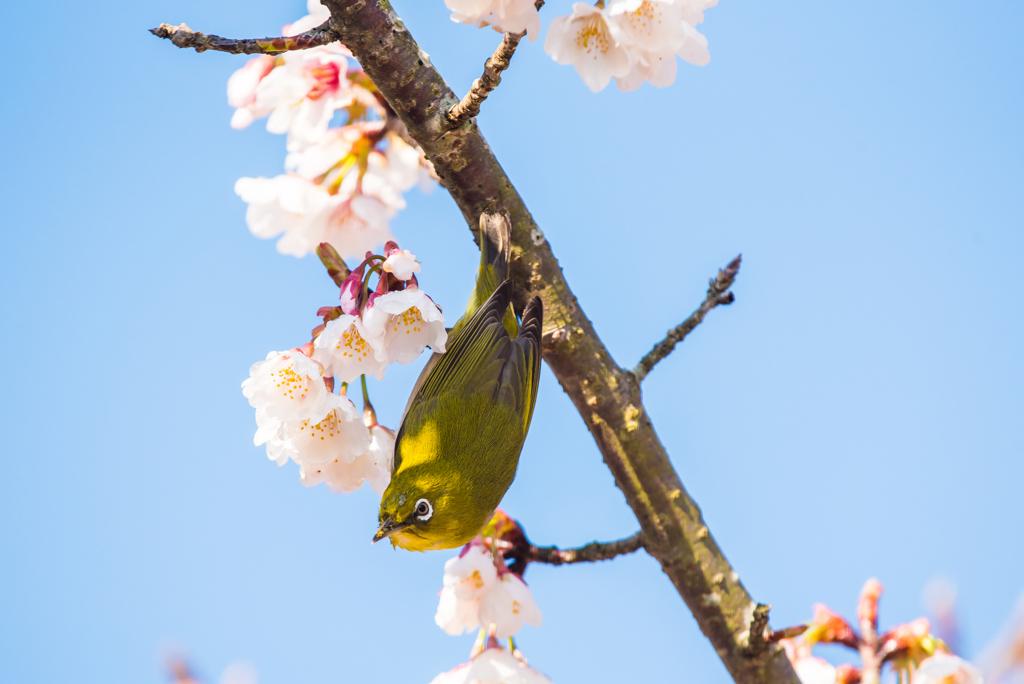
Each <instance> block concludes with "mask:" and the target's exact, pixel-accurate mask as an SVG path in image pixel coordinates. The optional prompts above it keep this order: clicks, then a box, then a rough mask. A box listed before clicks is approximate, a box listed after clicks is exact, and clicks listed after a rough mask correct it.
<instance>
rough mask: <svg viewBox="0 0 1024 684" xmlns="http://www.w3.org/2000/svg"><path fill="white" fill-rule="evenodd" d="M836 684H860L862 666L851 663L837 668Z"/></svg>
mask: <svg viewBox="0 0 1024 684" xmlns="http://www.w3.org/2000/svg"><path fill="white" fill-rule="evenodd" d="M836 684H860V668H859V667H854V666H853V665H850V664H849V663H846V664H845V665H840V666H839V667H837V668H836Z"/></svg>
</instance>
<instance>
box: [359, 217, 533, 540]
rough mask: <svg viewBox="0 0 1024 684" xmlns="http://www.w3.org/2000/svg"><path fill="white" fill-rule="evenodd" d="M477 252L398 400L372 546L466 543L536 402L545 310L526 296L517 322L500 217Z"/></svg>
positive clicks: (498, 490) (502, 488)
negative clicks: (434, 343) (455, 303)
mask: <svg viewBox="0 0 1024 684" xmlns="http://www.w3.org/2000/svg"><path fill="white" fill-rule="evenodd" d="M480 255H481V256H480V270H479V271H478V273H477V281H476V287H475V288H474V290H473V294H472V296H471V297H470V300H469V304H468V305H467V307H466V313H465V314H463V316H462V318H460V319H459V321H458V322H457V323H456V324H455V326H454V327H453V328H452V330H451V333H450V334H449V336H448V343H447V345H446V347H447V351H445V353H444V354H434V355H433V356H432V357H431V359H430V361H429V362H428V363H427V365H426V367H425V368H424V369H423V372H422V373H421V374H420V378H419V380H418V381H417V383H416V386H415V387H414V388H413V392H412V396H411V398H410V399H409V404H408V405H407V406H406V409H405V416H404V418H403V419H402V426H401V427H400V428H399V430H398V436H397V438H396V442H395V467H394V471H393V473H392V475H391V483H390V484H389V485H388V488H387V490H385V492H384V496H383V497H382V498H381V502H380V516H379V521H380V527H379V529H378V530H377V534H376V535H374V537H373V541H375V542H377V541H380V540H381V539H384V538H385V537H387V538H389V539H390V540H391V544H392V545H393V546H400V547H402V548H403V549H408V550H410V551H431V550H436V549H450V548H455V547H458V546H462V545H464V544H467V543H469V542H470V541H471V540H472V539H473V537H475V536H476V535H477V534H478V533H479V532H480V530H481V529H482V528H483V527H484V525H486V524H487V522H488V521H489V520H490V519H491V516H492V515H493V514H494V509H496V508H497V507H498V504H499V503H500V502H501V499H502V497H503V496H505V492H506V491H507V490H508V488H509V486H510V485H511V484H512V480H513V479H515V476H516V467H517V466H518V465H519V453H520V451H522V449H523V442H524V441H526V433H527V431H528V430H529V429H530V419H531V418H532V417H533V407H534V405H535V404H536V401H537V383H538V381H539V379H540V361H541V350H540V338H541V328H542V324H543V317H544V313H543V307H542V305H541V301H540V298H539V297H534V298H533V299H531V300H530V302H529V303H528V304H527V305H526V309H525V310H524V311H523V320H522V324H521V325H520V324H519V323H518V322H517V321H516V315H515V311H514V310H513V309H512V305H511V301H512V293H513V284H512V281H511V280H509V279H508V278H507V277H506V276H507V272H508V260H509V241H508V227H507V223H506V222H505V221H504V220H490V221H488V220H486V219H485V217H481V221H480Z"/></svg>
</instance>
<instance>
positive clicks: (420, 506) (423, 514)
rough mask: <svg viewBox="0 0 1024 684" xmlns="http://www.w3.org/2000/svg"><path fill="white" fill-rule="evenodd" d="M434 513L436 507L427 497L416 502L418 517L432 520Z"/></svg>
mask: <svg viewBox="0 0 1024 684" xmlns="http://www.w3.org/2000/svg"><path fill="white" fill-rule="evenodd" d="M432 515H434V507H433V506H431V505H430V502H429V501H427V500H426V499H420V500H419V501H417V502H416V519H417V520H422V521H423V522H426V521H428V520H430V518H431V516H432Z"/></svg>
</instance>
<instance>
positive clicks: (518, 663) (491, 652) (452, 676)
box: [430, 647, 551, 684]
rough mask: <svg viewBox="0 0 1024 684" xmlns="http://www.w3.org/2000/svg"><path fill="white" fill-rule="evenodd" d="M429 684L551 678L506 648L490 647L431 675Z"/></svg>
mask: <svg viewBox="0 0 1024 684" xmlns="http://www.w3.org/2000/svg"><path fill="white" fill-rule="evenodd" d="M430 684H551V680H550V679H548V678H547V677H545V676H544V675H543V674H541V673H540V672H538V671H537V670H534V669H533V668H532V667H530V666H529V665H527V664H526V663H525V662H523V661H522V660H520V659H519V658H516V657H515V656H514V655H512V654H511V653H509V652H508V651H506V650H505V649H503V648H500V647H491V648H487V649H484V650H483V651H482V652H481V653H479V654H477V655H476V656H475V657H474V658H473V659H472V660H471V661H470V662H468V663H464V664H462V665H459V666H458V667H456V668H455V669H454V670H450V671H448V672H443V673H441V674H439V675H438V676H437V677H434V679H433V680H432V681H431V682H430Z"/></svg>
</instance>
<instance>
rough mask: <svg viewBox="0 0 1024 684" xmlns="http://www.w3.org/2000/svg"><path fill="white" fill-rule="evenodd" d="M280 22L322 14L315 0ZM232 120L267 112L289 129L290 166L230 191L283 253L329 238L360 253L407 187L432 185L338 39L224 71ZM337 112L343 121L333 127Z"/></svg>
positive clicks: (270, 120) (301, 252) (296, 28)
mask: <svg viewBox="0 0 1024 684" xmlns="http://www.w3.org/2000/svg"><path fill="white" fill-rule="evenodd" d="M307 7H308V11H309V14H308V15H307V16H305V17H303V18H302V19H300V20H299V21H297V22H295V23H294V24H290V25H288V26H286V27H285V28H284V34H285V35H289V36H291V35H297V34H299V33H302V32H304V31H308V30H309V29H312V28H315V27H316V26H318V25H320V24H322V23H323V22H324V21H326V20H327V19H328V18H329V16H330V14H329V12H328V11H327V8H325V7H324V6H323V5H321V4H320V2H319V0H308V5H307ZM228 104H230V105H231V106H232V107H235V113H234V116H233V117H232V119H231V126H232V128H236V129H241V128H245V127H247V126H249V125H250V124H251V123H252V122H253V121H255V120H256V119H258V118H262V117H267V130H268V131H270V132H271V133H280V134H286V135H287V136H288V138H287V140H288V142H287V150H288V154H287V157H286V159H285V170H286V173H284V174H282V175H279V176H275V177H274V178H263V177H260V178H240V179H239V180H238V182H237V183H236V184H235V192H236V193H237V194H238V195H239V196H240V197H241V198H242V200H244V201H245V202H246V203H247V204H248V205H249V207H248V210H247V211H246V223H247V224H248V226H249V230H250V231H251V232H252V233H253V235H255V236H256V237H259V238H273V237H277V236H279V235H280V236H281V237H280V239H279V240H278V242H277V249H278V251H279V252H281V253H282V254H290V255H293V256H296V257H301V256H305V255H306V254H307V253H309V252H311V251H313V250H315V248H316V246H317V245H318V244H320V243H321V242H327V243H329V244H331V245H333V246H334V248H335V249H336V250H337V251H338V252H339V253H340V254H341V255H342V256H360V255H362V254H363V253H365V252H366V251H367V250H372V249H373V248H375V247H376V246H378V245H380V244H382V243H384V242H386V241H387V240H389V239H390V237H391V233H390V228H389V220H390V219H391V217H392V216H394V215H395V213H396V212H397V211H399V210H400V209H402V208H404V207H405V200H404V199H403V193H404V192H405V191H407V190H409V189H410V188H412V187H414V186H416V185H417V184H420V185H421V186H423V187H429V176H430V171H429V170H428V164H427V163H426V162H425V160H424V158H423V154H422V152H421V151H420V150H419V148H417V147H415V146H414V145H411V144H410V143H408V142H406V140H404V139H403V138H402V136H401V135H400V133H399V127H400V126H399V125H398V124H397V119H396V118H395V116H394V115H393V114H390V113H389V111H388V108H387V106H386V104H385V103H384V100H383V98H381V97H379V94H378V93H377V90H376V88H375V87H374V85H373V83H372V82H371V81H370V80H369V78H367V77H366V74H364V73H363V72H362V71H361V70H360V69H359V68H358V64H356V63H355V62H354V60H353V59H352V54H351V53H350V52H349V51H348V49H347V48H346V47H345V46H343V45H341V44H340V43H332V44H330V45H324V46H319V47H315V48H311V49H308V50H296V51H292V52H286V53H284V54H282V55H280V56H276V57H275V56H271V55H260V56H258V57H255V58H253V59H251V60H249V61H248V62H247V63H246V64H245V66H243V67H242V68H241V69H239V70H238V71H236V72H235V73H234V74H233V75H232V76H231V78H230V79H229V80H228ZM338 115H340V116H341V118H343V119H344V120H345V125H343V126H340V127H332V126H331V124H332V121H333V120H334V119H335V117H336V116H338Z"/></svg>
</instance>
